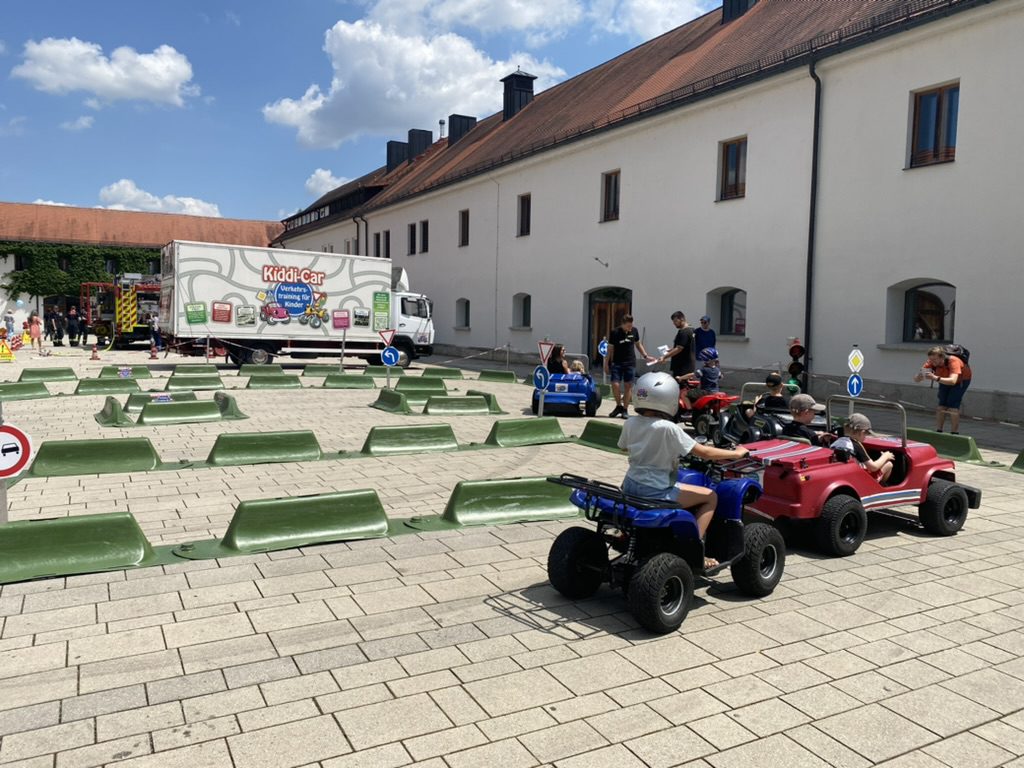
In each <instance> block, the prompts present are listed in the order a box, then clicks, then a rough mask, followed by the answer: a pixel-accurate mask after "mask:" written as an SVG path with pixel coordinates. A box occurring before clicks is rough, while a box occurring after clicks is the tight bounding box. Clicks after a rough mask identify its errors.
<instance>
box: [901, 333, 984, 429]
mask: <svg viewBox="0 0 1024 768" xmlns="http://www.w3.org/2000/svg"><path fill="white" fill-rule="evenodd" d="M969 355H970V352H968V351H967V350H966V349H964V348H963V347H960V346H956V347H954V346H953V345H950V346H949V347H932V348H931V349H929V350H928V362H926V363H925V364H924V365H923V366H922V367H921V370H920V371H918V372H917V375H916V376H914V381H924V380H925V379H927V380H928V381H937V382H938V383H939V407H938V408H937V409H936V411H935V431H936V432H941V431H942V427H943V426H944V425H945V423H946V414H947V413H948V414H949V426H950V430H949V432H950V434H952V435H959V434H960V404H961V403H962V402H963V399H964V393H965V392H966V391H967V388H968V387H969V386H970V385H971V366H970V365H968V364H967V360H968V359H969Z"/></svg>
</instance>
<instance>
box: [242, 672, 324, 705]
mask: <svg viewBox="0 0 1024 768" xmlns="http://www.w3.org/2000/svg"><path fill="white" fill-rule="evenodd" d="M260 690H261V691H262V692H263V698H264V700H266V702H267V704H268V705H269V706H273V705H275V704H283V703H286V702H289V701H295V700H297V699H302V698H306V697H310V696H321V695H323V694H327V693H334V692H335V691H337V690H338V685H337V683H336V682H335V680H334V678H333V677H332V676H331V674H330V673H329V672H317V673H315V674H312V675H302V676H296V677H290V678H286V679H284V680H275V681H274V682H271V683H263V684H262V685H260Z"/></svg>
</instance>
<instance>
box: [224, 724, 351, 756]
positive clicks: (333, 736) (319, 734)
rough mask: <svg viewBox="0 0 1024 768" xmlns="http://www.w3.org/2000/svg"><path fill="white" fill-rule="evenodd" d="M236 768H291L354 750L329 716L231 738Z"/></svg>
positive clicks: (230, 745) (229, 743)
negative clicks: (291, 767) (289, 767)
mask: <svg viewBox="0 0 1024 768" xmlns="http://www.w3.org/2000/svg"><path fill="white" fill-rule="evenodd" d="M228 745H229V747H230V749H231V757H232V760H233V764H234V766H235V768H287V767H288V766H300V765H305V764H307V763H310V762H318V761H320V760H326V759H328V758H331V757H337V756H338V755H343V754H346V753H348V752H351V751H352V748H351V747H350V746H349V745H348V742H347V741H346V740H345V737H344V735H343V734H342V732H341V729H340V728H339V727H338V723H337V722H335V720H334V718H333V717H331V716H329V715H324V716H322V717H318V718H314V719H312V720H303V721H299V722H295V723H285V724H283V725H277V726H273V727H271V728H265V729H262V730H258V731H250V732H248V733H242V734H239V735H237V736H231V737H229V738H228Z"/></svg>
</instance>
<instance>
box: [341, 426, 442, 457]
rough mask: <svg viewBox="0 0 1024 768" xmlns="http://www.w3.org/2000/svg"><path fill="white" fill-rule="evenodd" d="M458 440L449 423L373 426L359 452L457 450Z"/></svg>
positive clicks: (377, 454) (387, 454)
mask: <svg viewBox="0 0 1024 768" xmlns="http://www.w3.org/2000/svg"><path fill="white" fill-rule="evenodd" d="M458 449H459V442H458V440H456V439H455V432H453V431H452V426H451V424H422V425H420V424H417V425H415V426H411V427H410V426H397V427H374V428H373V429H371V430H370V434H368V435H367V436H366V442H364V443H363V449H362V451H361V453H363V454H366V455H367V456H389V455H391V454H396V453H426V452H428V451H457V450H458Z"/></svg>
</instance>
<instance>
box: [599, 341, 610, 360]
mask: <svg viewBox="0 0 1024 768" xmlns="http://www.w3.org/2000/svg"><path fill="white" fill-rule="evenodd" d="M597 354H599V355H600V356H601V357H607V356H608V339H601V343H600V344H598V345H597Z"/></svg>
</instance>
